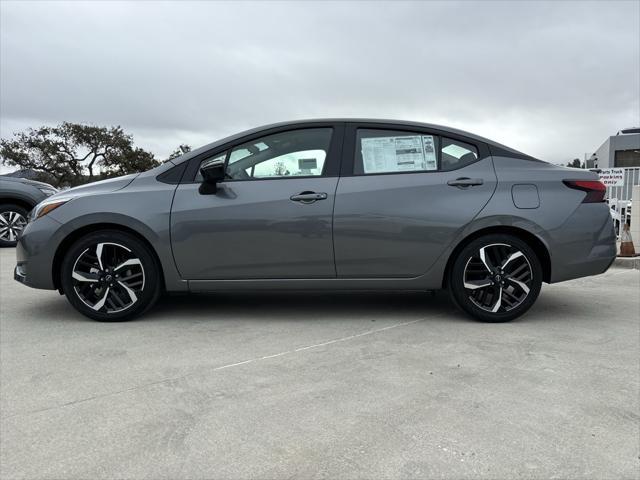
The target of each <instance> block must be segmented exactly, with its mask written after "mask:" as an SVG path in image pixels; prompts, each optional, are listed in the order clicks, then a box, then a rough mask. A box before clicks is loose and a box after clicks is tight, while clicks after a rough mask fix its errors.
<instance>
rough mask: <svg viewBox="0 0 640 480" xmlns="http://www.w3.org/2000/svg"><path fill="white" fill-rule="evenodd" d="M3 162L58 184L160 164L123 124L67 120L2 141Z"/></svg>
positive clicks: (89, 179)
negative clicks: (54, 125) (107, 124)
mask: <svg viewBox="0 0 640 480" xmlns="http://www.w3.org/2000/svg"><path fill="white" fill-rule="evenodd" d="M0 160H1V161H2V163H3V164H4V165H8V166H14V167H19V168H21V169H31V170H34V171H36V172H39V173H41V174H43V175H45V176H47V177H48V178H51V180H52V183H54V184H55V185H56V186H58V187H62V186H73V185H78V184H80V183H84V182H91V181H93V180H97V179H100V178H106V177H111V176H115V175H123V174H128V173H136V172H141V171H144V170H148V169H149V168H152V167H154V166H156V165H158V164H159V163H158V162H157V161H156V160H155V159H154V157H153V154H152V153H149V152H147V151H145V150H143V149H141V148H136V147H134V146H133V138H132V136H131V135H127V134H126V133H124V131H123V130H122V128H121V127H119V126H117V127H97V126H93V125H82V124H78V123H69V122H64V123H62V124H60V125H58V126H56V127H40V128H36V129H33V128H30V129H28V130H26V131H24V132H19V133H16V134H14V135H13V138H11V139H2V140H0Z"/></svg>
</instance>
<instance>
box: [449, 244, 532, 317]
mask: <svg viewBox="0 0 640 480" xmlns="http://www.w3.org/2000/svg"><path fill="white" fill-rule="evenodd" d="M481 250H483V253H482V255H481V253H480V252H481ZM518 252H519V253H518ZM483 256H484V260H483V259H482V257H483ZM508 258H512V260H510V261H509V262H507V263H506V265H505V267H504V269H501V268H500V265H502V264H504V262H505V261H506V260H507V259H508ZM527 271H528V272H529V273H527ZM485 277H486V278H485ZM489 282H493V283H491V284H487V283H489ZM465 285H466V286H465ZM448 287H449V295H450V296H451V299H452V301H453V303H454V304H455V305H456V306H457V307H458V308H460V309H461V310H462V311H464V312H465V313H467V314H469V315H471V316H472V317H474V318H476V319H478V320H481V321H483V322H493V323H497V322H508V321H510V320H513V319H515V318H517V317H519V316H520V315H523V314H524V313H525V312H526V311H527V310H529V308H531V306H532V305H533V304H534V303H535V301H536V299H537V298H538V295H539V294H540V289H541V287H542V267H541V265H540V260H539V259H538V257H537V255H536V254H535V252H534V251H533V249H532V248H531V247H530V246H529V245H528V244H527V243H526V242H524V241H523V240H521V239H519V238H518V237H514V236H512V235H507V234H492V235H486V236H483V237H480V238H477V239H475V240H472V241H471V242H469V244H468V245H466V246H465V247H464V248H463V249H462V251H460V253H459V254H458V255H457V258H455V260H454V262H453V265H452V268H451V270H450V274H449V279H448ZM467 287H470V288H467ZM496 308H497V310H496V311H494V309H496Z"/></svg>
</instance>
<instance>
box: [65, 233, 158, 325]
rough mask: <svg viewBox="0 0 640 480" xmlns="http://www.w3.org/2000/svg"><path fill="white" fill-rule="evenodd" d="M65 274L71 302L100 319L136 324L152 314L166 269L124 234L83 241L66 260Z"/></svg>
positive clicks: (98, 234)
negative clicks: (134, 320)
mask: <svg viewBox="0 0 640 480" xmlns="http://www.w3.org/2000/svg"><path fill="white" fill-rule="evenodd" d="M61 273H62V275H61V277H62V288H63V290H64V293H65V295H66V296H67V299H68V300H69V302H70V303H71V304H72V305H73V306H74V307H75V308H76V309H77V310H78V311H79V312H80V313H82V314H84V315H86V316H87V317H89V318H92V319H94V320H99V321H105V322H116V321H124V320H130V319H131V318H133V317H135V316H137V315H140V314H142V313H144V312H145V311H146V310H148V309H149V308H150V307H151V306H152V305H153V304H154V303H155V302H156V300H157V299H158V296H159V294H160V285H161V283H160V277H159V275H160V269H159V268H158V266H157V264H156V260H155V258H154V256H153V254H152V252H151V251H150V250H149V248H148V247H147V246H146V245H145V244H144V243H142V242H141V241H140V240H138V239H137V238H136V237H135V236H133V235H130V234H128V233H124V232H119V231H110V230H106V231H101V232H96V233H91V234H89V235H86V236H85V237H82V238H81V239H79V240H78V241H76V242H75V243H74V244H73V245H72V246H71V248H70V249H69V251H68V252H67V254H66V255H65V258H64V260H63V262H62V272H61Z"/></svg>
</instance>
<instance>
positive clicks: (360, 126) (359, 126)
mask: <svg viewBox="0 0 640 480" xmlns="http://www.w3.org/2000/svg"><path fill="white" fill-rule="evenodd" d="M358 130H385V131H396V132H402V133H414V134H418V135H433V136H434V137H438V140H437V142H438V152H437V154H438V155H437V163H438V169H437V170H413V171H399V172H380V173H366V174H355V173H354V171H355V160H356V148H357V145H356V144H357V134H358ZM442 137H446V138H449V139H451V140H457V141H460V142H464V143H468V144H469V145H473V146H474V147H476V149H477V150H478V158H477V159H476V161H475V162H472V163H468V164H467V165H465V166H463V167H459V168H456V169H451V170H442V164H441V158H442V152H441V150H442ZM490 156H491V152H490V151H489V146H488V145H487V144H486V143H484V142H479V141H477V140H474V139H472V138H469V137H465V136H463V135H458V134H457V133H454V132H448V131H446V130H439V129H435V128H422V127H420V126H414V125H403V124H398V123H382V122H380V123H378V122H376V123H369V122H362V123H360V122H349V123H347V125H346V128H345V140H344V148H343V149H342V162H341V169H340V177H373V176H378V175H415V174H434V173H447V172H455V171H456V170H459V169H460V168H465V167H468V166H469V165H473V164H474V163H477V162H479V161H481V160H483V159H485V158H487V157H490Z"/></svg>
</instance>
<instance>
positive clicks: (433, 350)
mask: <svg viewBox="0 0 640 480" xmlns="http://www.w3.org/2000/svg"><path fill="white" fill-rule="evenodd" d="M14 255H15V254H14V251H13V250H11V249H3V250H0V317H1V318H0V335H1V337H0V348H1V350H0V381H1V383H0V387H1V389H0V393H1V404H0V406H1V424H0V476H1V477H2V478H3V479H13V478H171V479H179V478H251V477H254V478H255V477H259V478H456V479H458V478H638V477H639V476H640V446H639V442H640V440H639V438H640V435H639V434H640V431H639V428H640V427H639V425H640V408H639V393H640V390H639V389H640V386H639V383H640V353H639V352H640V305H639V299H638V291H639V288H640V271H638V270H630V269H611V270H609V272H607V273H606V274H604V275H601V276H598V277H591V278H586V279H581V280H576V281H572V282H566V283H562V284H558V285H545V286H544V287H543V290H542V294H541V296H540V298H539V300H538V302H537V304H536V305H535V306H534V307H533V309H532V310H531V311H530V312H529V313H528V314H527V315H526V316H524V317H522V318H521V319H519V320H517V321H514V322H512V323H508V324H495V325H492V324H482V323H478V322H474V321H472V320H470V319H468V318H467V317H465V316H464V315H462V314H460V313H458V312H457V311H456V310H454V309H453V307H452V306H451V305H450V304H449V302H448V300H447V297H446V295H444V294H441V293H439V294H437V295H435V296H434V297H432V296H430V295H427V294H417V293H413V294H362V293H360V294H327V293H324V294H313V295H309V294H286V293H278V294H268V293H263V294H259V295H258V294H245V295H230V294H224V295H211V296H191V297H172V298H166V299H163V300H162V301H161V302H160V304H159V305H158V306H157V307H156V308H155V309H154V310H153V311H152V312H150V313H149V314H148V315H146V316H145V317H143V318H142V319H140V320H137V321H134V322H129V323H116V324H109V323H96V322H93V321H90V320H87V319H85V318H84V317H82V316H80V315H79V314H78V313H77V312H75V311H74V310H73V309H72V308H71V307H70V306H69V305H68V304H67V302H66V300H65V298H64V297H61V296H59V295H58V293H57V292H50V291H36V290H31V289H29V288H26V287H24V286H22V285H19V284H18V283H16V282H14V281H13V279H12V269H13V266H14V263H15V260H14Z"/></svg>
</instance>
